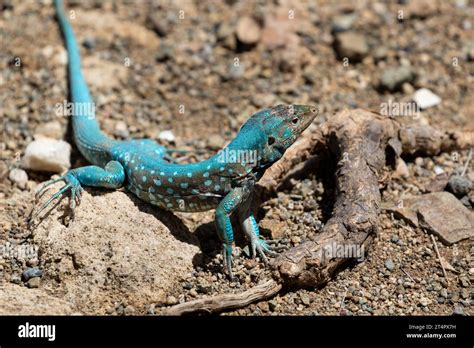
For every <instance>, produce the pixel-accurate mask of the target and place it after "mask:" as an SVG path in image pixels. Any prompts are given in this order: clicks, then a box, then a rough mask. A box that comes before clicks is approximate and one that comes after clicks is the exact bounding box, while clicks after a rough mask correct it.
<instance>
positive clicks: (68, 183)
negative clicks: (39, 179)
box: [31, 173, 83, 221]
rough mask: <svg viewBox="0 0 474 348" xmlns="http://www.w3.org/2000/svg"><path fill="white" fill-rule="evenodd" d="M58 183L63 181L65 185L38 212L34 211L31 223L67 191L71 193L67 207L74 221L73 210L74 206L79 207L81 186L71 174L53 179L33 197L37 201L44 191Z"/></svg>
mask: <svg viewBox="0 0 474 348" xmlns="http://www.w3.org/2000/svg"><path fill="white" fill-rule="evenodd" d="M59 181H64V182H65V185H64V186H63V187H62V188H61V189H60V190H59V191H57V192H56V193H54V194H53V195H52V196H51V197H50V198H49V199H48V200H47V201H46V203H44V204H43V205H42V206H41V207H40V208H39V209H38V211H36V213H34V215H33V216H32V218H31V221H33V220H34V219H35V218H36V217H38V216H39V215H40V214H41V212H42V211H43V210H45V209H46V208H47V207H48V206H49V205H50V204H51V203H52V202H53V201H54V200H55V199H57V198H59V197H61V196H63V194H64V193H66V192H67V191H70V192H71V199H70V202H69V207H70V209H71V211H72V220H74V218H75V208H76V204H77V205H79V204H80V201H81V193H82V190H83V189H82V187H81V184H80V183H79V181H78V180H77V179H76V177H75V176H74V175H72V174H71V173H67V174H66V175H64V176H61V177H60V178H58V179H54V180H51V181H49V182H47V183H46V184H45V185H44V186H43V187H42V188H41V189H40V190H39V191H38V192H37V193H36V195H35V197H36V199H37V200H38V199H39V198H40V197H41V196H42V195H43V194H44V193H45V192H46V189H47V188H48V187H49V186H51V185H53V184H55V183H57V182H59Z"/></svg>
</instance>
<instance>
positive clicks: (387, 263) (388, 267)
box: [385, 259, 395, 272]
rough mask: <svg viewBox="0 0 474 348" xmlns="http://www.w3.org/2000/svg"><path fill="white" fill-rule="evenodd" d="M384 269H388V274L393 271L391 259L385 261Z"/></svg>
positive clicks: (393, 266) (393, 265)
mask: <svg viewBox="0 0 474 348" xmlns="http://www.w3.org/2000/svg"><path fill="white" fill-rule="evenodd" d="M385 268H386V269H388V270H389V271H390V272H391V271H393V270H394V269H395V264H394V263H393V260H392V259H386V260H385Z"/></svg>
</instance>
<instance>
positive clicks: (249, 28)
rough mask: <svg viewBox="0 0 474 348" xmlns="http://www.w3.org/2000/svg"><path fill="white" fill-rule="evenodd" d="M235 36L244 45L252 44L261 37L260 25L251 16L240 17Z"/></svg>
mask: <svg viewBox="0 0 474 348" xmlns="http://www.w3.org/2000/svg"><path fill="white" fill-rule="evenodd" d="M236 36H237V40H239V41H240V42H241V43H243V44H244V45H254V44H256V43H257V42H258V41H259V40H260V37H261V30H260V26H259V25H258V23H257V22H256V21H255V20H254V19H253V18H251V17H242V18H240V19H239V21H238V22H237V28H236Z"/></svg>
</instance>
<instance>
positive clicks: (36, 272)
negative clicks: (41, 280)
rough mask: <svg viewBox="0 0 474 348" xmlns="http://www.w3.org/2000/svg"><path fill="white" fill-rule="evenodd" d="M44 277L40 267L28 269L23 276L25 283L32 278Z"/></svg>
mask: <svg viewBox="0 0 474 348" xmlns="http://www.w3.org/2000/svg"><path fill="white" fill-rule="evenodd" d="M42 275H43V271H42V270H40V269H39V268H38V267H32V268H27V269H26V270H25V271H24V272H23V274H22V276H23V279H24V280H25V281H28V280H30V279H31V278H35V277H41V276H42Z"/></svg>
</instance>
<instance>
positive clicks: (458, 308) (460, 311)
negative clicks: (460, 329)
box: [453, 306, 465, 315]
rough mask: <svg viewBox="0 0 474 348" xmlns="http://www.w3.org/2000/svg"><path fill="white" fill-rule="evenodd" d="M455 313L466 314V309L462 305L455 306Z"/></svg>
mask: <svg viewBox="0 0 474 348" xmlns="http://www.w3.org/2000/svg"><path fill="white" fill-rule="evenodd" d="M453 315H465V313H464V309H463V308H462V307H461V306H454V310H453Z"/></svg>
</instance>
